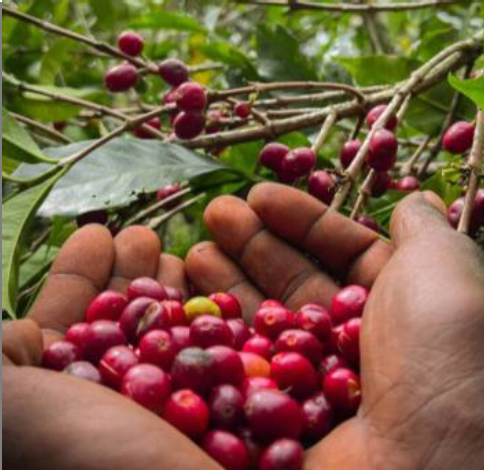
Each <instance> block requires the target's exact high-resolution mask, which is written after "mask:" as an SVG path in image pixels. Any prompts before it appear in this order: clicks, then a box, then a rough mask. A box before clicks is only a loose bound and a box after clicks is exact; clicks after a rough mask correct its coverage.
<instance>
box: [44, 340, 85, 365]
mask: <svg viewBox="0 0 484 470" xmlns="http://www.w3.org/2000/svg"><path fill="white" fill-rule="evenodd" d="M80 360H81V350H80V349H79V348H78V347H77V346H76V345H75V344H72V343H69V342H67V341H57V342H56V343H52V344H51V345H50V346H49V347H48V348H47V349H46V350H45V351H44V354H43V356H42V367H45V368H47V369H52V370H58V371H62V370H64V369H65V368H66V367H67V366H69V365H70V364H71V363H73V362H77V361H80Z"/></svg>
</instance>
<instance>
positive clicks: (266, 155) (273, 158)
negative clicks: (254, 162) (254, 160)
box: [259, 142, 290, 173]
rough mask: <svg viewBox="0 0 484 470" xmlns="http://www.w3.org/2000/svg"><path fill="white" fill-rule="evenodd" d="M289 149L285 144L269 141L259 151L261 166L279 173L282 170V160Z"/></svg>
mask: <svg viewBox="0 0 484 470" xmlns="http://www.w3.org/2000/svg"><path fill="white" fill-rule="evenodd" d="M289 150H290V149H289V147H288V146H287V145H284V144H280V143H279V142H270V143H268V144H267V145H266V146H265V147H264V148H263V149H262V150H261V151H260V153H259V162H260V164H261V165H262V166H265V167H266V168H269V169H270V170H273V171H275V172H276V173H279V172H280V171H282V160H283V159H284V157H285V156H286V155H287V154H288V153H289Z"/></svg>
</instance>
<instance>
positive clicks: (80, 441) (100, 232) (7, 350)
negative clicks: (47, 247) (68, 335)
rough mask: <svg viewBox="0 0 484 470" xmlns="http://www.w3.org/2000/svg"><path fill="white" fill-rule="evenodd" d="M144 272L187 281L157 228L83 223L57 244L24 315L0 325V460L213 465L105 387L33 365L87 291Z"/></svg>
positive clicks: (81, 466) (80, 307)
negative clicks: (163, 249)
mask: <svg viewBox="0 0 484 470" xmlns="http://www.w3.org/2000/svg"><path fill="white" fill-rule="evenodd" d="M141 276H149V277H153V278H156V279H158V280H159V281H160V282H161V283H162V284H165V285H171V286H174V287H177V288H179V289H181V290H185V289H186V285H185V280H184V269H183V262H182V261H181V260H179V259H177V258H176V257H173V256H170V255H166V254H162V255H160V244H159V241H158V239H157V237H156V235H155V234H154V233H153V232H151V231H149V230H147V229H145V228H142V227H131V228H128V229H126V230H124V231H122V232H121V233H120V234H119V235H118V236H116V238H114V240H113V238H112V237H111V234H110V233H109V231H108V230H106V229H105V228H103V227H101V226H94V225H92V226H86V227H85V228H82V229H81V230H79V231H77V232H76V233H75V234H74V235H73V236H72V237H71V238H70V239H69V240H68V242H67V243H66V244H65V245H64V247H63V248H62V250H61V252H60V253H59V255H58V257H57V259H56V260H55V262H54V264H53V267H52V270H51V272H50V274H49V276H48V278H47V281H46V283H45V286H44V288H43V290H42V292H41V293H40V295H39V297H38V299H37V301H36V303H35V305H34V306H33V308H32V311H31V313H30V319H28V320H21V321H15V322H8V323H5V324H4V325H3V328H2V330H3V349H2V350H3V364H4V368H3V373H2V389H3V397H2V398H3V399H2V402H3V403H2V404H3V423H2V424H3V449H4V451H3V463H4V465H5V468H6V469H12V470H13V469H15V470H19V469H22V470H38V469H42V470H43V469H49V470H65V469H70V470H108V469H116V470H134V469H139V470H157V469H159V470H164V469H180V470H200V469H202V468H203V469H207V470H212V469H213V470H220V467H219V466H218V465H216V464H215V463H214V462H213V461H212V460H211V459H209V458H208V456H206V454H204V453H203V452H202V451H201V450H200V449H199V448H198V447H197V446H196V445H195V444H193V443H192V442H191V441H189V440H188V439H187V438H185V437H184V436H182V435H181V434H180V433H178V432H177V431H176V430H175V429H173V428H172V427H170V426H169V425H168V424H166V423H165V422H164V421H163V420H162V419H161V418H160V417H158V416H156V415H155V414H153V413H151V412H148V411H146V410H145V409H144V408H142V407H140V406H138V405H137V404H135V403H134V402H132V401H131V400H129V399H127V398H124V397H122V396H121V395H119V394H117V393H115V392H113V391H110V390H109V389H107V388H105V387H101V386H99V385H97V384H93V383H91V382H87V381H84V380H81V379H78V378H76V377H72V376H69V375H66V374H60V373H56V372H51V371H48V370H43V369H40V368H38V367H33V366H38V365H39V364H40V361H41V356H42V351H43V346H44V343H49V342H51V341H55V340H56V339H59V338H61V337H62V334H63V333H64V332H65V331H66V330H67V328H68V327H69V326H70V325H71V324H73V323H76V322H79V321H82V319H83V316H84V311H85V309H86V307H87V306H88V305H89V303H90V301H91V300H92V299H93V298H94V296H95V295H96V294H97V293H99V292H100V291H101V290H104V289H106V288H109V289H114V290H118V291H124V290H125V289H126V288H127V285H128V284H129V282H130V280H132V279H134V278H136V277H141Z"/></svg>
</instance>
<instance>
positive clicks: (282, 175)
mask: <svg viewBox="0 0 484 470" xmlns="http://www.w3.org/2000/svg"><path fill="white" fill-rule="evenodd" d="M276 176H277V180H278V181H279V182H280V183H283V184H288V185H291V184H294V183H295V182H296V181H297V178H298V177H297V176H294V175H293V174H289V173H286V172H285V171H284V170H283V169H281V171H278V172H277V174H276Z"/></svg>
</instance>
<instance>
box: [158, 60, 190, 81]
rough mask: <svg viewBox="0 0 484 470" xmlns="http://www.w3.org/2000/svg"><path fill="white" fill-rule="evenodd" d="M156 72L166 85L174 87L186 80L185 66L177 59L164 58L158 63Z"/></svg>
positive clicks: (186, 70)
mask: <svg viewBox="0 0 484 470" xmlns="http://www.w3.org/2000/svg"><path fill="white" fill-rule="evenodd" d="M158 73H159V75H160V77H161V78H162V79H163V80H165V82H166V83H168V85H171V86H174V87H177V86H178V85H181V84H182V83H184V82H186V81H187V80H188V68H187V66H186V65H185V64H184V63H183V62H181V61H180V60H177V59H165V60H164V61H163V62H161V63H160V64H159V65H158Z"/></svg>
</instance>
